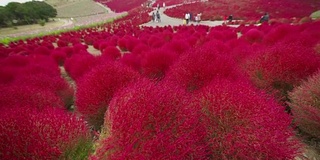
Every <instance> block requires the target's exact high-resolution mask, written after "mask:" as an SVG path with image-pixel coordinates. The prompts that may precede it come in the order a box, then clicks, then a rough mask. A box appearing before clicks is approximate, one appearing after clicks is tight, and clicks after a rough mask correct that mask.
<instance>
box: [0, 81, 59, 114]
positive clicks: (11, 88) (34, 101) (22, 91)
mask: <svg viewBox="0 0 320 160" xmlns="http://www.w3.org/2000/svg"><path fill="white" fill-rule="evenodd" d="M0 89H1V92H0V96H1V97H2V98H1V99H0V108H1V109H3V108H5V107H24V106H32V107H35V108H43V107H46V106H52V107H57V108H64V107H63V106H64V104H63V102H62V100H61V98H59V97H58V96H57V95H56V94H54V93H53V92H52V91H50V90H47V89H41V88H38V87H34V86H31V85H27V86H25V85H19V84H16V83H13V84H10V85H8V84H7V85H5V86H4V85H1V86H0Z"/></svg>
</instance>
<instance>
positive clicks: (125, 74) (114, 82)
mask: <svg viewBox="0 0 320 160" xmlns="http://www.w3.org/2000/svg"><path fill="white" fill-rule="evenodd" d="M138 77H139V75H138V73H137V72H135V71H134V70H132V69H131V68H129V67H126V66H124V65H122V64H120V63H117V62H110V61H108V62H106V63H105V64H102V65H99V66H97V67H95V68H93V69H92V70H91V71H90V72H88V73H87V74H86V75H85V76H83V77H82V78H81V79H80V80H79V81H78V83H77V92H76V110H77V111H78V112H80V113H81V114H82V115H83V116H84V117H85V118H86V120H88V122H89V124H90V125H93V126H94V128H95V129H100V127H101V125H103V117H104V113H105V111H106V110H107V108H108V106H109V102H110V100H111V99H112V97H113V95H114V93H116V92H117V91H118V90H120V89H122V88H123V87H125V86H126V85H127V84H128V83H130V82H132V81H134V80H135V79H137V78H138Z"/></svg>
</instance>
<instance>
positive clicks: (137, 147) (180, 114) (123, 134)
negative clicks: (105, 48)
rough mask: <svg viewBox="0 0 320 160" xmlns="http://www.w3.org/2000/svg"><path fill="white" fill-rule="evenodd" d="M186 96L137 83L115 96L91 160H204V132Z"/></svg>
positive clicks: (171, 87) (167, 85)
mask: <svg viewBox="0 0 320 160" xmlns="http://www.w3.org/2000/svg"><path fill="white" fill-rule="evenodd" d="M190 99H191V98H190V95H187V94H186V92H185V91H184V90H183V89H181V88H178V87H177V86H175V85H171V84H170V83H165V84H162V82H160V84H155V83H153V82H150V81H148V80H140V81H138V82H136V83H134V84H131V85H130V86H128V87H127V88H125V89H124V90H122V91H121V92H118V93H117V94H116V95H115V97H114V98H113V99H112V101H111V102H110V106H109V109H108V111H107V112H106V118H105V131H106V133H105V135H102V137H103V138H102V139H101V140H100V141H99V143H98V148H97V150H96V155H95V156H94V157H92V159H119V160H120V159H155V160H162V159H175V160H176V159H206V156H207V153H206V151H207V150H206V149H207V148H206V145H205V140H204V139H203V138H204V136H205V132H204V129H203V127H202V126H200V125H199V120H200V119H199V117H198V115H199V114H198V113H199V112H197V111H196V110H195V108H190V105H189V104H190V101H189V100H190Z"/></svg>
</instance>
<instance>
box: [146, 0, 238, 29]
mask: <svg viewBox="0 0 320 160" xmlns="http://www.w3.org/2000/svg"><path fill="white" fill-rule="evenodd" d="M180 5H183V4H178V5H173V6H168V7H166V8H163V7H161V8H160V10H159V13H160V19H161V22H153V21H152V20H151V21H150V22H148V23H144V24H141V25H140V26H148V27H157V26H158V27H164V26H169V25H170V26H179V25H183V19H179V18H172V17H169V16H167V15H166V14H164V13H163V12H164V11H165V10H166V9H168V8H173V7H176V6H180ZM152 12H155V13H156V12H157V9H156V8H154V10H153V11H152ZM152 12H151V13H150V14H149V15H151V14H152ZM150 19H151V18H150ZM223 22H224V21H200V23H197V22H190V23H189V24H188V25H191V24H193V25H207V26H211V27H214V26H219V25H222V24H223ZM228 26H231V27H238V26H239V25H228Z"/></svg>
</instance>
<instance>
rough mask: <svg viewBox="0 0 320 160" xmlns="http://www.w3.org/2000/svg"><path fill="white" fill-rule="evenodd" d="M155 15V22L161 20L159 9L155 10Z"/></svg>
mask: <svg viewBox="0 0 320 160" xmlns="http://www.w3.org/2000/svg"><path fill="white" fill-rule="evenodd" d="M156 16H157V22H161V17H160V13H159V11H157V13H156Z"/></svg>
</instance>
